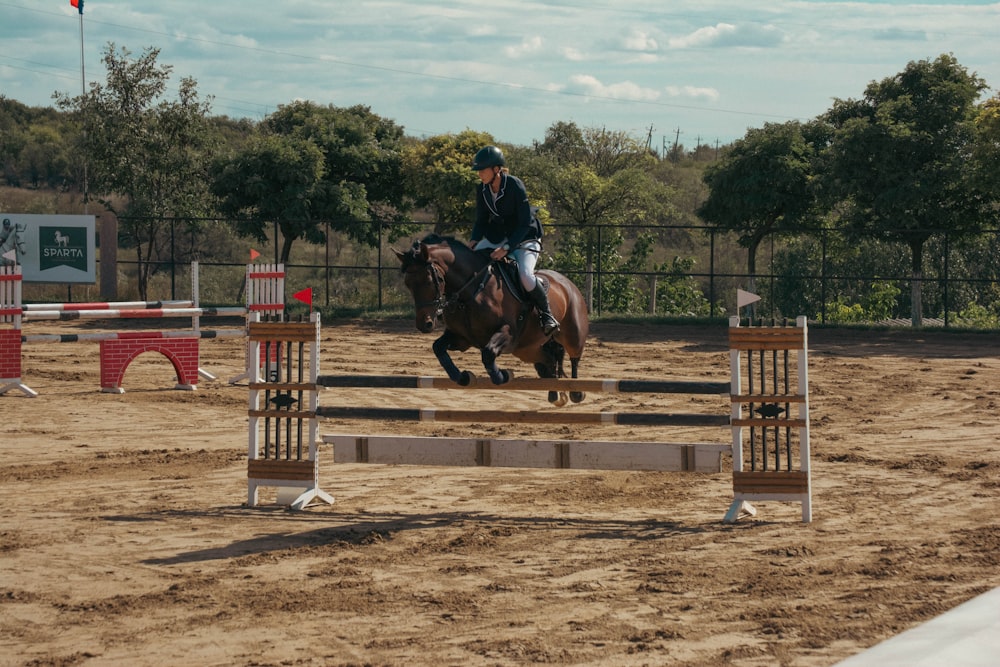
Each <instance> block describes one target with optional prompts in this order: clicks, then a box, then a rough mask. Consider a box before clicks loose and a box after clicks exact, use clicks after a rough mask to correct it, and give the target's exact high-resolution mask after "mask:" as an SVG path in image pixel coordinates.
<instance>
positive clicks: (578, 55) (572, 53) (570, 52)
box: [562, 46, 586, 62]
mask: <svg viewBox="0 0 1000 667" xmlns="http://www.w3.org/2000/svg"><path fill="white" fill-rule="evenodd" d="M562 54H563V57H564V58H566V60H571V61H573V62H580V61H581V60H586V56H584V55H583V53H582V52H581V51H580V50H579V49H575V48H573V47H572V46H567V47H566V48H564V49H563V50H562Z"/></svg>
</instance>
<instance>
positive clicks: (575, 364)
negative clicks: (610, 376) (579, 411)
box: [569, 357, 587, 403]
mask: <svg viewBox="0 0 1000 667" xmlns="http://www.w3.org/2000/svg"><path fill="white" fill-rule="evenodd" d="M569 364H570V367H571V369H570V373H571V374H572V376H573V377H577V373H578V371H579V370H580V357H570V358H569ZM586 397H587V394H586V393H585V392H582V391H571V392H569V400H571V401H573V402H574V403H580V402H581V401H583V399H585V398H586Z"/></svg>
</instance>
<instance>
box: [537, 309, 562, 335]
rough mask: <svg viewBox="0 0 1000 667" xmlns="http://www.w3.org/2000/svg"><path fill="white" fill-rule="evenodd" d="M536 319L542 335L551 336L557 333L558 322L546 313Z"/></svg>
mask: <svg viewBox="0 0 1000 667" xmlns="http://www.w3.org/2000/svg"><path fill="white" fill-rule="evenodd" d="M538 319H539V320H540V322H541V325H542V333H543V334H545V335H546V336H551V335H553V334H556V333H558V332H559V320H557V319H556V318H555V317H553V316H552V315H550V314H548V313H544V314H540V315H539V316H538Z"/></svg>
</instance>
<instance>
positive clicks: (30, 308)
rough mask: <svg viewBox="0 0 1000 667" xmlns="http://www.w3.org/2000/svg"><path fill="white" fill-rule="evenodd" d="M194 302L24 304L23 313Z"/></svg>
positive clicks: (190, 304)
mask: <svg viewBox="0 0 1000 667" xmlns="http://www.w3.org/2000/svg"><path fill="white" fill-rule="evenodd" d="M194 305H195V303H194V301H103V302H93V303H26V304H24V306H22V308H23V310H24V312H26V313H35V312H38V311H48V310H55V311H68V310H139V309H153V308H193V307H194Z"/></svg>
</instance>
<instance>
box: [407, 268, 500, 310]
mask: <svg viewBox="0 0 1000 667" xmlns="http://www.w3.org/2000/svg"><path fill="white" fill-rule="evenodd" d="M424 264H426V266H427V272H428V273H429V274H430V277H431V282H432V283H433V284H434V289H435V291H436V292H437V297H435V298H434V299H431V300H430V301H420V302H416V303H414V306H415V307H416V308H427V307H430V306H434V317H435V319H437V318H440V317H441V316H442V315H443V314H444V312H445V311H446V310H449V309H451V308H454V307H455V306H456V305H459V304H461V303H462V293H463V292H465V291H466V290H467V289H469V287H470V286H471V285H472V284H473V283H475V282H476V281H477V280H480V278H481V279H482V280H480V282H479V286H478V287H476V289H475V291H474V292H472V296H473V297H474V296H475V295H476V294H478V293H479V292H480V291H482V289H483V288H484V287H485V286H486V283H487V282H488V281H489V279H490V268H492V266H493V262H490V263H489V264H486V265H485V266H483V268H481V269H479V270H478V271H476V272H475V273H473V274H472V277H471V278H469V280H467V281H466V282H465V284H464V285H462V287H460V288H459V289H458V290H457V291H455V292H454V293H453V294H452V295H451V296H448V293H447V291H448V290H447V285H446V284H445V276H444V272H443V271H442V270H441V268H440V267H439V266H438V265H437V264H436V263H434V262H433V261H430V260H428V261H426V262H424Z"/></svg>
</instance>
